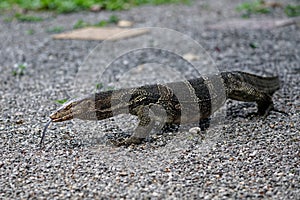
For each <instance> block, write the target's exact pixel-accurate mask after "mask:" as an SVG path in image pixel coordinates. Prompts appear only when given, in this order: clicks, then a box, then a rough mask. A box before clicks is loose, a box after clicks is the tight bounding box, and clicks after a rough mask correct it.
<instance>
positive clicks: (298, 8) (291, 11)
mask: <svg viewBox="0 0 300 200" xmlns="http://www.w3.org/2000/svg"><path fill="white" fill-rule="evenodd" d="M284 12H285V14H286V15H287V16H289V17H298V16H300V5H287V6H286V7H285V8H284Z"/></svg>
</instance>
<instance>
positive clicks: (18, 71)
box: [12, 64, 27, 76]
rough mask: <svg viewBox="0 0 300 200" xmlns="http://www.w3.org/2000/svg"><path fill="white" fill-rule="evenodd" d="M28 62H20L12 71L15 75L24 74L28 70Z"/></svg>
mask: <svg viewBox="0 0 300 200" xmlns="http://www.w3.org/2000/svg"><path fill="white" fill-rule="evenodd" d="M26 67H27V64H18V65H16V66H15V68H14V69H13V71H12V75H13V76H23V75H24V73H25V70H26Z"/></svg>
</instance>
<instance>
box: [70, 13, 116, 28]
mask: <svg viewBox="0 0 300 200" xmlns="http://www.w3.org/2000/svg"><path fill="white" fill-rule="evenodd" d="M118 21H119V18H118V17H117V16H116V15H111V16H110V17H109V19H108V20H101V21H99V22H97V23H95V24H90V23H88V22H85V21H84V20H82V19H79V20H78V21H77V22H76V23H75V24H74V25H73V29H79V28H84V27H88V26H96V27H104V26H107V25H109V24H116V23H118Z"/></svg>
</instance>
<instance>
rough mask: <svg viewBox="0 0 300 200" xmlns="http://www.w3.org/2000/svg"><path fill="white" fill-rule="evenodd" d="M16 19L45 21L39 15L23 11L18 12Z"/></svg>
mask: <svg viewBox="0 0 300 200" xmlns="http://www.w3.org/2000/svg"><path fill="white" fill-rule="evenodd" d="M14 18H15V19H17V20H18V21H21V22H40V21H43V18H41V17H37V16H34V15H25V14H21V13H16V14H15V16H14Z"/></svg>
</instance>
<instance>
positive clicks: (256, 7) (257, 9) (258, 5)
mask: <svg viewBox="0 0 300 200" xmlns="http://www.w3.org/2000/svg"><path fill="white" fill-rule="evenodd" d="M236 10H237V11H238V12H241V13H242V17H244V18H249V17H250V16H251V15H252V14H258V13H260V14H267V13H270V12H271V8H269V7H266V6H265V5H264V1H262V0H255V1H249V2H244V3H241V4H239V5H238V6H237V7H236Z"/></svg>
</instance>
